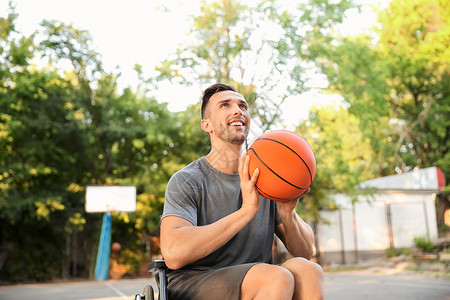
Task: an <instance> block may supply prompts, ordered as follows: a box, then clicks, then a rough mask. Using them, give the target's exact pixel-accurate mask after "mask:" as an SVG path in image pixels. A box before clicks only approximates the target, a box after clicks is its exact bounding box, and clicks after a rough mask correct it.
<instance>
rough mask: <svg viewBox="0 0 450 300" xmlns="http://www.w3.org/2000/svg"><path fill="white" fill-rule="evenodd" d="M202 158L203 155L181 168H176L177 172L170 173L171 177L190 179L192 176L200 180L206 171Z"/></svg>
mask: <svg viewBox="0 0 450 300" xmlns="http://www.w3.org/2000/svg"><path fill="white" fill-rule="evenodd" d="M203 160H204V157H201V158H199V159H197V160H195V161H193V162H191V163H190V164H188V165H187V166H185V167H184V168H182V169H181V170H178V171H177V172H175V173H174V174H173V175H172V178H173V179H179V178H190V179H191V178H192V179H197V180H201V179H202V178H203V177H204V175H205V173H206V171H205V164H204V161H203Z"/></svg>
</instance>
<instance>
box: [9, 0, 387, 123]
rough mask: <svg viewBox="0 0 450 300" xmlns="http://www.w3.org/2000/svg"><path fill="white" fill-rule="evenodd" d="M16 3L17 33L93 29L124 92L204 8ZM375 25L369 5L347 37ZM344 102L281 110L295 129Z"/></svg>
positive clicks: (333, 99)
mask: <svg viewBox="0 0 450 300" xmlns="http://www.w3.org/2000/svg"><path fill="white" fill-rule="evenodd" d="M251 1H253V0H246V1H243V2H251ZM279 1H284V2H286V4H292V3H295V2H297V1H290V0H279ZM382 1H383V2H386V1H388V0H382ZM8 2H9V0H0V16H1V17H6V16H7V7H8ZM358 2H360V3H366V4H367V3H372V2H375V1H370V0H358ZM13 3H14V4H15V5H16V13H18V14H19V17H18V19H17V22H16V26H17V30H18V31H19V32H21V33H23V34H25V35H30V34H31V33H32V32H34V31H35V30H37V29H38V28H39V23H40V22H41V21H42V20H44V19H47V20H57V21H62V22H64V23H68V24H72V25H73V26H74V27H75V28H77V29H84V30H87V31H89V33H90V35H91V36H92V39H93V47H94V49H95V50H96V51H97V52H98V53H100V54H101V56H102V62H103V65H104V68H105V70H106V71H112V70H115V73H117V72H120V73H121V77H120V78H119V87H120V88H124V87H127V86H130V87H132V88H134V87H135V86H136V85H137V82H138V81H137V76H136V73H135V72H134V71H133V67H134V65H135V64H136V63H138V64H140V65H142V67H143V71H144V74H149V73H150V72H151V71H152V70H153V69H154V67H155V66H156V65H158V63H159V62H161V61H163V60H164V59H165V58H166V57H167V55H169V54H172V53H174V52H175V50H176V49H177V48H180V47H181V45H183V43H185V42H186V41H187V39H188V32H189V29H190V28H191V26H190V25H191V22H192V21H191V20H192V15H195V14H197V12H198V11H199V9H200V1H199V0H186V1H182V0H166V1H163V0H128V1H123V0H77V1H72V0H38V1H37V0H15V1H13ZM163 5H164V7H166V8H164V7H163ZM374 23H375V16H374V15H373V14H371V10H370V9H369V7H368V6H367V7H366V8H364V9H363V13H362V14H356V12H355V11H354V12H353V14H351V15H349V16H348V18H347V21H346V23H345V24H344V26H342V30H343V31H344V32H346V33H347V34H358V33H361V32H363V31H366V30H368V28H370V27H371V26H372V25H374ZM315 84H316V85H317V86H322V87H325V86H326V81H324V80H323V79H322V78H320V77H318V78H317V79H316V82H315ZM201 88H205V87H198V86H191V87H187V86H176V85H175V86H174V85H169V84H166V85H164V86H163V87H162V89H161V90H160V91H158V92H157V93H155V96H156V97H157V99H158V100H159V101H161V102H167V103H168V108H169V109H170V110H172V111H181V110H184V109H185V108H186V107H187V106H188V105H190V104H194V103H197V102H198V101H199V99H200V95H201V90H200V89H201ZM299 98H301V100H302V101H299ZM340 101H341V98H340V97H339V96H338V95H329V94H323V93H318V92H317V91H312V92H308V93H305V94H303V95H300V96H295V97H290V98H287V99H286V100H285V102H284V104H283V106H282V117H283V119H284V120H285V125H286V126H287V128H288V129H289V128H293V126H295V125H296V124H298V123H299V121H300V120H301V119H306V118H307V115H308V111H309V108H310V107H311V106H317V105H324V104H331V103H334V104H335V105H339V103H340Z"/></svg>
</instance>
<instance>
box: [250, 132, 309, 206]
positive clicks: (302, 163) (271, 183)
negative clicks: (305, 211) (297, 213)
mask: <svg viewBox="0 0 450 300" xmlns="http://www.w3.org/2000/svg"><path fill="white" fill-rule="evenodd" d="M247 154H248V155H249V156H250V165H249V174H250V176H251V175H252V174H253V172H254V171H255V169H256V168H258V169H259V171H260V173H259V177H258V180H257V182H256V188H257V189H258V192H259V194H260V195H262V196H264V197H266V198H268V199H271V200H275V201H288V200H292V199H296V198H299V197H300V195H301V194H302V193H304V191H305V190H306V189H307V188H308V187H309V186H310V185H311V183H312V182H313V180H314V176H315V175H316V158H315V156H314V151H313V149H312V148H311V146H310V145H309V144H308V142H306V140H305V139H304V138H302V137H301V136H299V135H298V134H296V133H294V132H291V131H287V130H272V131H268V132H266V133H264V134H262V135H260V136H259V137H258V138H257V139H256V140H255V141H254V142H253V143H252V144H251V145H250V148H249V149H248V151H247Z"/></svg>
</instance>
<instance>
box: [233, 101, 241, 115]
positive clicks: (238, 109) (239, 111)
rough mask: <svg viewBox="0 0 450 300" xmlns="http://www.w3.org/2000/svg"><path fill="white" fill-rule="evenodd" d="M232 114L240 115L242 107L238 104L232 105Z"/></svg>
mask: <svg viewBox="0 0 450 300" xmlns="http://www.w3.org/2000/svg"><path fill="white" fill-rule="evenodd" d="M234 114H235V115H240V116H242V109H241V107H240V106H239V104H236V105H234Z"/></svg>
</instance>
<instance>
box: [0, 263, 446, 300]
mask: <svg viewBox="0 0 450 300" xmlns="http://www.w3.org/2000/svg"><path fill="white" fill-rule="evenodd" d="M445 278H447V279H444V278H442V277H441V278H436V277H435V276H424V275H421V274H416V273H408V272H395V271H392V270H391V271H389V270H381V271H380V270H362V271H346V272H326V273H325V299H327V300H344V299H345V300H348V299H358V300H359V299H362V300H379V299H381V300H390V299H392V300H394V299H408V300H409V299H414V300H415V299H427V300H433V299H438V300H441V299H442V300H450V280H449V279H448V278H449V277H445ZM146 284H150V285H152V286H154V285H155V282H154V280H153V279H151V278H136V279H121V280H107V281H67V282H57V283H42V284H17V285H6V286H5V285H4V286H0V299H1V300H28V299H30V300H44V299H45V300H49V299H63V300H80V299H83V300H100V299H101V300H119V299H120V300H131V299H134V295H135V294H136V293H141V292H142V290H143V288H144V286H145V285H146ZM212 300H214V299H212Z"/></svg>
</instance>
